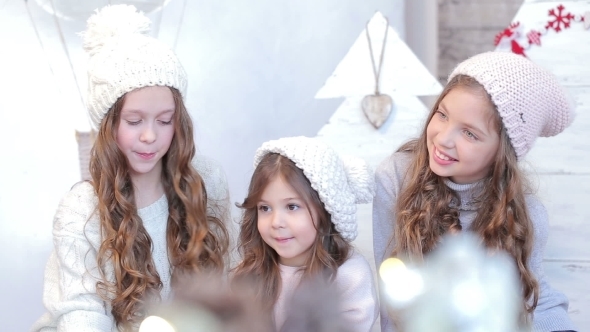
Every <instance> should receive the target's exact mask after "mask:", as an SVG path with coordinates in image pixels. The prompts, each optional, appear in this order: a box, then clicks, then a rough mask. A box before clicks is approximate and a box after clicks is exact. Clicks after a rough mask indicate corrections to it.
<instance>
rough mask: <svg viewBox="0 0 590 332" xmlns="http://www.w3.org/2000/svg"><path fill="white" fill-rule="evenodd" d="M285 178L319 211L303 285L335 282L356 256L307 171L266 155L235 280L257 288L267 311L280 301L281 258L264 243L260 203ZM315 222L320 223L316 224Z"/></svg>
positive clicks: (246, 215) (254, 183) (247, 212)
mask: <svg viewBox="0 0 590 332" xmlns="http://www.w3.org/2000/svg"><path fill="white" fill-rule="evenodd" d="M278 177H280V178H282V179H283V180H284V181H285V182H286V183H288V184H290V185H291V187H292V188H293V190H295V192H296V193H297V194H298V195H299V196H300V197H301V198H302V199H303V201H304V202H305V205H306V208H307V209H308V210H309V211H310V214H311V215H312V218H313V214H312V213H311V211H316V212H317V215H318V220H317V223H316V229H317V231H318V232H317V236H316V239H315V242H314V243H313V244H312V247H311V249H310V252H311V255H309V257H308V259H307V261H306V263H305V265H304V267H303V268H302V270H303V276H302V281H304V280H313V278H318V277H320V278H324V280H326V281H332V280H334V278H335V277H336V273H337V271H338V267H340V266H341V265H342V264H343V263H344V262H345V261H346V260H347V259H348V258H349V255H350V253H351V252H352V247H351V244H350V243H348V242H347V241H346V240H344V238H343V237H342V236H341V235H340V233H339V232H338V231H337V230H336V228H335V227H334V225H333V224H332V221H331V217H330V214H329V213H328V212H327V211H326V209H325V208H324V204H323V203H322V201H321V200H320V197H319V195H318V193H317V192H316V191H315V190H314V189H313V188H312V187H311V184H310V182H309V180H308V179H307V177H305V174H303V171H302V170H301V169H300V168H298V167H297V166H296V165H295V164H294V163H293V162H292V161H291V160H290V159H289V158H286V157H284V156H281V155H280V154H277V153H269V154H267V155H265V156H264V157H263V158H262V160H261V161H260V163H259V164H258V166H257V167H256V169H255V170H254V173H253V174H252V179H251V181H250V186H249V189H248V196H247V197H246V199H245V200H244V202H243V204H241V205H239V207H241V208H242V209H244V212H243V216H242V221H241V225H240V234H239V238H238V250H239V253H240V255H241V258H242V261H241V262H240V263H239V264H238V265H237V266H236V267H235V268H234V269H233V270H232V279H233V280H235V281H240V282H250V283H252V284H253V290H252V293H253V297H254V298H255V299H256V300H258V301H259V303H261V304H262V305H263V306H264V307H265V308H267V309H271V308H272V307H273V306H274V304H275V303H276V301H277V298H278V295H279V292H280V287H281V274H280V270H279V257H278V255H277V253H276V251H274V249H272V248H271V247H270V246H269V245H268V244H266V243H265V242H264V240H263V239H262V237H261V235H260V232H259V231H258V208H257V205H258V202H259V201H260V198H261V196H262V193H263V192H264V189H265V188H266V186H267V185H268V184H269V183H270V182H271V181H273V180H274V179H276V178H278ZM314 222H316V221H315V220H314Z"/></svg>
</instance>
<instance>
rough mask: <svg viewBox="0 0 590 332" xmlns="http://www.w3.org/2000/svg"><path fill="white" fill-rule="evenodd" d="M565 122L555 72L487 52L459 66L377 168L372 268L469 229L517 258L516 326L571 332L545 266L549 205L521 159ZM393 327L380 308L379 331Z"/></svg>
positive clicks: (417, 257) (568, 114) (417, 254)
mask: <svg viewBox="0 0 590 332" xmlns="http://www.w3.org/2000/svg"><path fill="white" fill-rule="evenodd" d="M572 120H573V109H572V107H571V104H570V102H569V99H568V97H567V95H566V93H565V92H564V90H563V88H562V87H561V86H560V85H559V84H558V82H557V79H556V78H555V77H554V76H553V75H552V74H550V73H549V72H547V71H546V70H544V69H543V68H541V67H540V66H538V65H536V64H534V63H533V62H532V61H530V60H528V59H526V58H524V57H522V56H519V55H515V54H512V53H504V52H488V53H483V54H479V55H476V56H474V57H472V58H470V59H468V60H466V61H464V62H462V63H460V64H459V65H458V66H457V67H456V68H455V69H454V71H453V72H452V73H451V75H450V76H449V80H448V84H447V86H446V87H445V89H444V90H443V92H442V93H441V95H440V96H439V98H438V100H437V101H436V103H435V105H434V107H433V109H432V111H431V112H430V114H429V115H428V117H427V120H426V124H425V126H424V128H423V129H422V132H421V135H420V136H419V137H418V138H417V139H414V140H411V141H409V142H407V143H406V144H404V145H403V146H401V147H400V148H399V149H398V150H397V151H396V152H395V153H393V154H392V155H391V156H389V157H388V158H387V159H385V160H384V161H383V162H382V163H381V164H380V165H379V167H378V168H377V170H376V194H375V199H374V201H373V241H374V242H373V247H374V253H375V263H376V265H377V266H380V264H381V263H382V262H383V261H384V260H385V259H386V258H388V257H392V256H398V257H407V258H408V259H410V260H411V261H414V262H420V261H422V260H423V258H424V256H425V255H427V254H429V253H430V252H431V251H433V250H434V249H436V246H437V244H438V243H439V241H440V240H441V237H442V236H443V235H444V234H446V233H449V232H456V231H461V230H464V231H470V232H473V233H475V234H478V235H479V236H480V238H481V239H482V242H483V244H484V245H485V246H486V247H487V248H488V249H489V250H490V251H492V252H493V251H494V250H503V251H506V252H507V253H508V254H509V255H510V256H511V257H512V259H513V260H514V262H515V264H516V266H517V268H518V272H519V276H520V281H521V285H522V314H521V323H522V324H523V325H530V326H532V329H533V330H534V331H543V332H545V331H568V330H574V327H573V324H572V322H571V320H570V318H569V317H568V312H567V310H568V299H567V298H566V297H565V295H564V294H562V293H560V292H559V291H557V290H555V289H554V288H552V287H551V286H550V285H549V283H548V282H547V280H546V278H545V276H544V273H543V267H542V261H543V253H544V249H545V244H546V242H547V237H548V227H549V225H548V217H547V212H546V210H545V207H544V206H543V204H542V203H541V202H540V201H539V199H538V198H537V197H536V196H534V195H533V194H532V193H531V191H530V190H529V188H528V187H527V181H526V179H525V176H524V174H523V171H522V170H521V169H520V167H519V164H518V161H519V160H521V159H522V158H523V157H524V156H525V155H526V153H527V152H528V151H529V150H530V149H531V147H532V146H533V143H534V141H535V139H536V138H537V137H539V136H544V137H548V136H554V135H557V134H559V133H560V132H562V131H563V130H564V129H565V128H566V127H567V126H568V125H569V124H570V123H571V121H572ZM394 329H395V327H394V324H393V321H392V319H390V318H389V317H388V316H387V313H386V310H385V308H384V309H382V314H381V330H382V331H393V330H394Z"/></svg>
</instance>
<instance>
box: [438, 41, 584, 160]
mask: <svg viewBox="0 0 590 332" xmlns="http://www.w3.org/2000/svg"><path fill="white" fill-rule="evenodd" d="M460 74H462V75H467V76H470V77H472V78H474V79H475V80H476V81H477V82H479V83H480V84H481V85H482V86H483V88H484V89H485V90H486V92H487V93H488V94H489V95H490V97H491V98H492V102H493V103H494V105H495V106H496V108H497V110H498V112H499V113H500V116H501V118H502V122H503V123H504V127H506V131H507V133H508V137H510V142H511V143H512V147H514V150H515V151H516V156H517V158H518V159H519V160H521V159H522V157H524V156H525V155H526V154H527V152H528V151H529V150H530V149H531V147H532V146H533V143H534V142H535V139H536V138H537V137H538V136H542V137H549V136H555V135H557V134H559V133H561V132H562V131H563V130H564V129H565V128H566V127H567V126H569V125H570V123H571V122H572V121H573V118H574V109H573V105H572V104H571V103H570V98H569V96H568V95H567V94H566V92H565V90H564V89H563V87H561V86H560V84H559V82H558V81H557V78H556V77H555V76H554V75H553V74H551V73H550V72H549V71H547V70H545V69H543V68H541V67H540V66H539V65H537V64H535V63H534V62H532V61H531V60H529V59H527V58H525V57H523V56H520V55H517V54H514V53H510V52H499V51H496V52H486V53H481V54H478V55H475V56H473V57H471V58H469V59H467V60H465V61H463V62H462V63H460V64H459V65H458V66H457V67H456V68H455V69H454V70H453V71H452V72H451V75H449V81H450V80H451V79H452V78H453V77H455V76H457V75H460Z"/></svg>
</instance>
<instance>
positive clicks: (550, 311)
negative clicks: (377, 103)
mask: <svg viewBox="0 0 590 332" xmlns="http://www.w3.org/2000/svg"><path fill="white" fill-rule="evenodd" d="M409 163H410V155H409V154H408V153H403V152H396V153H394V154H392V155H391V156H389V157H387V158H386V159H385V160H384V161H383V162H381V164H380V165H379V166H378V167H377V169H376V172H375V180H376V192H375V199H374V201H373V249H374V253H375V265H376V266H377V267H379V266H380V265H381V263H382V262H383V260H385V259H386V258H387V257H389V253H391V251H392V250H393V243H392V242H390V240H391V236H392V234H393V222H394V221H395V204H396V199H397V194H398V192H399V191H400V188H401V187H402V184H403V179H404V176H405V174H406V172H407V170H408V167H409ZM445 183H446V184H447V186H449V188H451V189H453V190H454V191H455V192H456V193H457V194H458V196H459V198H460V200H461V202H460V204H459V220H460V221H461V225H462V228H463V229H464V230H469V229H470V227H471V223H472V222H473V220H474V219H475V216H476V207H475V206H474V205H472V204H470V202H472V201H473V197H474V195H475V194H476V193H478V192H479V191H480V190H481V189H482V188H481V183H479V182H478V183H473V184H456V183H453V182H451V181H450V180H446V181H445ZM526 203H527V207H528V212H529V216H530V218H531V221H532V223H533V227H534V231H535V237H534V244H533V252H532V254H531V257H530V259H529V268H530V269H531V270H532V272H533V273H534V275H535V277H536V278H537V280H538V282H539V287H540V295H539V302H538V304H537V308H536V309H535V311H534V313H533V331H536V332H537V331H538V332H546V331H547V332H548V331H563V330H575V328H574V326H573V324H572V322H571V320H570V318H569V316H568V313H567V309H568V299H567V297H566V296H565V295H564V294H563V293H561V292H559V291H557V290H555V289H553V288H551V286H550V285H549V284H548V282H547V280H546V277H545V273H544V271H543V266H542V262H543V253H544V251H545V245H546V244H547V238H548V233H549V218H548V215H547V211H546V209H545V207H544V206H543V204H542V203H541V202H540V201H539V199H538V198H537V197H536V196H534V195H528V196H527V197H526ZM381 303H382V304H383V303H384V301H383V300H382V301H381ZM382 306H383V305H382ZM394 330H395V329H394V326H393V323H392V322H391V320H390V319H389V318H388V317H387V314H386V313H385V311H384V308H382V309H381V331H382V332H385V331H394Z"/></svg>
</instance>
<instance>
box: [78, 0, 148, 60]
mask: <svg viewBox="0 0 590 332" xmlns="http://www.w3.org/2000/svg"><path fill="white" fill-rule="evenodd" d="M150 23H151V22H150V20H149V18H147V17H146V16H144V15H143V14H142V13H140V12H138V11H137V9H136V8H135V7H134V6H131V5H112V6H106V7H104V8H102V9H100V10H97V11H96V13H95V14H93V15H92V16H91V17H90V18H89V19H88V22H87V28H86V31H84V32H83V33H82V37H83V38H84V50H85V51H86V52H88V53H89V54H90V55H93V54H96V53H97V52H99V51H100V49H101V48H102V47H103V46H104V45H105V43H107V42H108V40H110V39H111V38H113V37H116V36H118V35H125V34H135V33H137V34H142V33H145V32H148V31H149V29H150Z"/></svg>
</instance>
